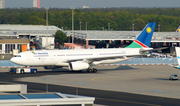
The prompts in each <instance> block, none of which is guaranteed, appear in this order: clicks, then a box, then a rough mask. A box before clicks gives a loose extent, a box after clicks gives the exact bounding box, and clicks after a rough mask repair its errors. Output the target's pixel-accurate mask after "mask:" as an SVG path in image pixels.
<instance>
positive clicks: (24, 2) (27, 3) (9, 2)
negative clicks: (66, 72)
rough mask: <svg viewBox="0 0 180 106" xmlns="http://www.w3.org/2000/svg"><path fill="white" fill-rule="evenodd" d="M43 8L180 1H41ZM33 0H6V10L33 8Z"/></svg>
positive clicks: (174, 1)
mask: <svg viewBox="0 0 180 106" xmlns="http://www.w3.org/2000/svg"><path fill="white" fill-rule="evenodd" d="M40 1H41V7H57V8H70V7H71V6H75V7H78V8H82V7H83V6H89V7H90V8H103V7H180V0H40ZM32 6H33V0H5V7H6V8H16V7H24V8H26V7H32Z"/></svg>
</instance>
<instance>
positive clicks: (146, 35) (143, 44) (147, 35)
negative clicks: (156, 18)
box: [126, 23, 156, 48]
mask: <svg viewBox="0 0 180 106" xmlns="http://www.w3.org/2000/svg"><path fill="white" fill-rule="evenodd" d="M155 25H156V23H148V24H147V25H146V26H145V28H144V29H143V30H142V32H141V33H140V34H139V36H138V37H137V38H136V40H134V41H133V42H132V43H131V44H130V45H129V46H127V47H126V48H148V47H149V46H150V43H151V39H152V36H153V32H154V28H155Z"/></svg>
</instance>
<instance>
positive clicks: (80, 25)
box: [79, 21, 81, 31]
mask: <svg viewBox="0 0 180 106" xmlns="http://www.w3.org/2000/svg"><path fill="white" fill-rule="evenodd" d="M79 23H80V31H81V21H80V22H79Z"/></svg>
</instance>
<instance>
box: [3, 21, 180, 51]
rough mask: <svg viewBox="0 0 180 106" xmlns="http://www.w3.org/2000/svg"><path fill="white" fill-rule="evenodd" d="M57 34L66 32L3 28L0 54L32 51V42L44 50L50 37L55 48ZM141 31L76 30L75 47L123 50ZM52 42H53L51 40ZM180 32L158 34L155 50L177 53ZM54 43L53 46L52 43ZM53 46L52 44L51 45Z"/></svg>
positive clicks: (30, 27) (37, 27)
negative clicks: (53, 39)
mask: <svg viewBox="0 0 180 106" xmlns="http://www.w3.org/2000/svg"><path fill="white" fill-rule="evenodd" d="M57 30H62V29H60V28H58V27H56V26H48V27H47V26H44V25H8V24H2V25H0V54H4V53H9V54H12V53H13V50H14V49H17V50H18V52H23V51H27V50H30V49H31V48H30V45H31V44H30V43H31V41H33V42H36V43H41V44H39V46H42V48H38V49H44V48H45V47H44V46H43V45H44V44H43V43H42V42H38V41H45V40H46V39H47V38H43V37H46V36H47V37H49V41H46V42H48V44H46V45H49V46H50V47H49V48H53V46H54V45H53V43H54V42H52V37H54V35H55V33H56V31H57ZM62 31H63V32H64V33H66V34H67V36H72V31H71V30H62ZM140 32H141V31H97V30H95V31H94V30H89V31H87V30H86V31H85V30H75V31H74V32H73V33H74V43H76V44H82V45H86V48H89V47H88V46H89V45H95V48H114V47H116V48H119V47H125V46H127V45H129V44H130V43H131V42H132V41H133V40H134V39H135V38H136V37H137V36H138V35H139V34H140ZM41 38H43V39H44V40H41ZM50 39H51V40H50ZM179 39H180V32H154V34H153V37H152V41H151V45H150V46H151V47H153V48H160V47H168V49H166V50H162V52H164V53H173V52H174V47H175V46H179V43H180V40H179ZM50 41H51V42H50ZM49 42H50V43H51V44H50V43H49Z"/></svg>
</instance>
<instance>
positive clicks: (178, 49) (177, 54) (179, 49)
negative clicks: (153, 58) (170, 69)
mask: <svg viewBox="0 0 180 106" xmlns="http://www.w3.org/2000/svg"><path fill="white" fill-rule="evenodd" d="M175 50H176V56H177V61H178V66H174V68H177V69H180V47H175Z"/></svg>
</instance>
